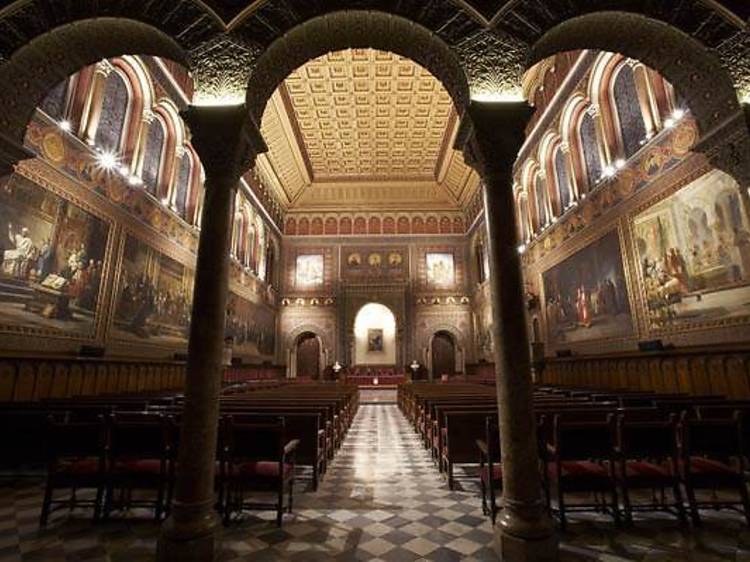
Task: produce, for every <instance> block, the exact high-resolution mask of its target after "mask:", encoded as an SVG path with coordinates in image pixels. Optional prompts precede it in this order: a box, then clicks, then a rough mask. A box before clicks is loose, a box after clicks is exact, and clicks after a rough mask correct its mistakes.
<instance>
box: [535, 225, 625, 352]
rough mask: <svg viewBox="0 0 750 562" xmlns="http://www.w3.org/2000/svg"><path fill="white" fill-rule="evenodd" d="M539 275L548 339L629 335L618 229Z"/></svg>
mask: <svg viewBox="0 0 750 562" xmlns="http://www.w3.org/2000/svg"><path fill="white" fill-rule="evenodd" d="M542 279H543V283H544V296H545V300H546V303H545V305H546V306H545V309H546V318H547V337H548V341H549V342H550V343H552V344H567V343H575V342H580V341H589V340H597V339H605V338H620V337H626V336H629V335H631V334H632V333H633V321H632V318H631V314H630V304H629V300H628V293H627V285H626V282H625V273H624V271H623V266H622V254H621V251H620V240H619V237H618V235H617V231H612V232H610V233H609V234H607V235H605V236H604V237H602V238H600V239H599V240H597V241H595V242H593V243H592V244H590V245H589V246H587V247H585V248H583V249H582V250H580V251H579V252H577V253H576V254H574V255H572V256H570V257H569V258H568V259H566V260H564V261H562V262H561V263H559V264H558V265H556V266H554V267H552V268H551V269H549V270H547V271H545V272H544V274H543V275H542Z"/></svg>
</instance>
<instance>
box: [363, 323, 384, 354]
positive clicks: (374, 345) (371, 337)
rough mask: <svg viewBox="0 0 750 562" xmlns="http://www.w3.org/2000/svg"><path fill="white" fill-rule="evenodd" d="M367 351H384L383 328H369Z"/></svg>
mask: <svg viewBox="0 0 750 562" xmlns="http://www.w3.org/2000/svg"><path fill="white" fill-rule="evenodd" d="M367 351H372V352H380V351H384V349H383V330H382V329H381V328H370V329H368V330H367Z"/></svg>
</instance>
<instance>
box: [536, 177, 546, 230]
mask: <svg viewBox="0 0 750 562" xmlns="http://www.w3.org/2000/svg"><path fill="white" fill-rule="evenodd" d="M546 190H547V185H546V183H545V181H544V178H542V176H541V175H537V176H536V179H535V180H534V203H535V204H536V218H537V229H538V230H541V229H542V228H544V227H545V226H547V224H549V213H548V212H547V194H546Z"/></svg>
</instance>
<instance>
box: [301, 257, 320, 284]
mask: <svg viewBox="0 0 750 562" xmlns="http://www.w3.org/2000/svg"><path fill="white" fill-rule="evenodd" d="M296 265H297V267H296V269H295V283H296V285H297V288H299V289H310V288H314V287H321V286H322V285H323V255H322V254H304V255H301V256H297V264H296Z"/></svg>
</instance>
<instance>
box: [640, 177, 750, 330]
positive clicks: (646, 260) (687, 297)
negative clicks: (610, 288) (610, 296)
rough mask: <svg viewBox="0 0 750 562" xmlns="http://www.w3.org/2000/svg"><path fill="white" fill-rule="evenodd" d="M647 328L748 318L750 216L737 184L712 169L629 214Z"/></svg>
mask: <svg viewBox="0 0 750 562" xmlns="http://www.w3.org/2000/svg"><path fill="white" fill-rule="evenodd" d="M633 235H634V244H635V248H636V251H637V256H638V260H639V262H638V263H639V270H640V271H639V285H640V286H639V290H640V291H641V294H642V298H643V301H644V302H645V303H646V313H647V317H648V321H649V328H650V329H651V330H652V331H657V332H658V331H660V330H674V329H678V330H679V329H685V328H690V327H693V326H697V325H705V324H706V323H716V322H719V321H721V322H724V321H727V320H733V321H735V320H736V321H740V320H741V319H742V318H745V317H748V318H750V220H749V219H748V214H747V208H746V207H745V205H744V204H743V201H742V193H741V192H740V187H739V184H738V183H737V182H736V181H735V180H734V178H732V177H731V176H729V175H728V174H726V173H724V172H722V171H720V170H711V171H709V172H708V173H706V174H704V175H703V176H701V177H699V178H698V179H696V180H694V181H693V182H691V183H689V184H688V185H686V186H684V187H682V188H681V189H678V190H677V191H676V192H675V193H673V194H672V195H670V196H669V197H667V198H666V199H664V200H662V201H660V202H658V203H656V204H655V205H653V206H652V207H650V208H648V209H646V210H644V211H642V212H641V213H640V214H638V215H637V216H636V217H635V218H634V220H633Z"/></svg>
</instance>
